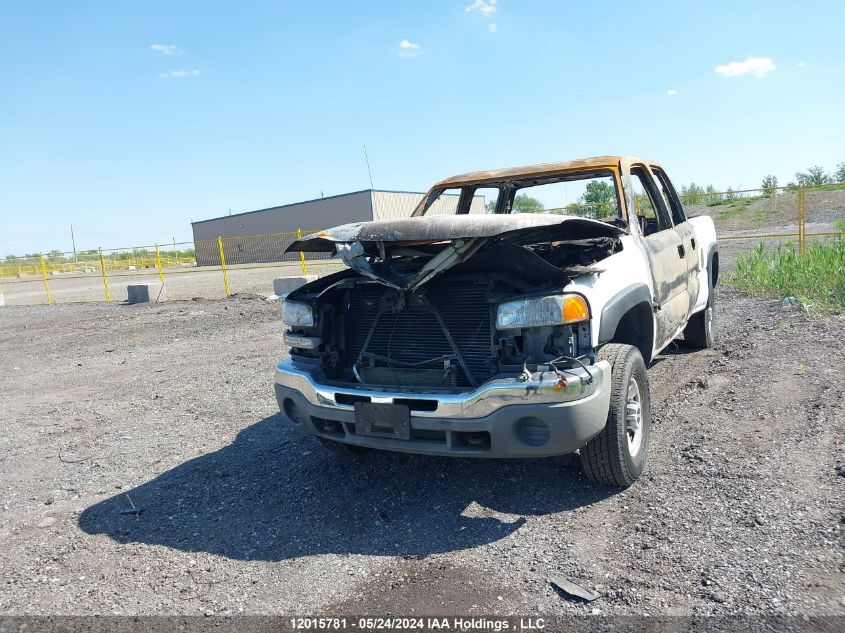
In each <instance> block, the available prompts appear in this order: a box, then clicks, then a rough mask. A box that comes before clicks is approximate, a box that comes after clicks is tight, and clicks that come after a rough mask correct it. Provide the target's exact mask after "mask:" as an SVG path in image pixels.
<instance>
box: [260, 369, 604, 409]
mask: <svg viewBox="0 0 845 633" xmlns="http://www.w3.org/2000/svg"><path fill="white" fill-rule="evenodd" d="M564 375H565V376H566V380H565V381H561V379H560V377H559V376H558V375H557V374H555V373H554V372H542V373H536V374H532V375H531V377H530V378H529V379H521V378H501V379H493V380H490V381H488V382H486V383H484V384H483V385H481V386H479V387H478V388H476V389H474V390H472V391H467V392H462V393H438V392H432V391H412V390H408V391H390V390H381V389H374V388H358V387H339V386H331V385H326V384H322V383H321V382H319V380H318V379H319V378H320V377H321V372H320V370H319V369H308V368H301V367H296V366H295V365H294V363H293V361H292V360H291V359H290V358H289V357H288V358H285V359H284V360H282V361H281V362H279V363H278V364H277V365H276V374H275V382H276V383H277V384H279V385H282V386H283V387H287V388H289V389H293V390H294V391H297V392H298V393H300V394H301V395H302V396H303V397H304V398H305V399H306V400H307V401H308V402H309V403H310V404H312V405H313V406H316V407H321V408H327V409H335V410H338V411H353V410H354V406H353V405H352V404H344V403H342V402H338V398H340V400H344V399H345V400H346V401H347V402H349V401H350V400H351V399H357V400H358V401H360V400H367V399H369V401H370V402H380V403H393V402H394V401H395V400H401V401H402V402H403V404H406V403H408V401H410V402H411V404H410V405H409V406H410V408H411V410H412V414H413V416H414V417H415V418H448V419H475V418H481V417H484V416H488V415H490V414H491V413H495V412H496V411H498V410H499V409H501V408H502V407H506V406H510V405H562V404H563V405H565V404H567V403H575V402H577V401H579V400H584V399H587V398H590V397H591V396H594V395H596V394H597V393H604V394H607V393H609V391H610V364H609V363H608V362H607V361H599V362H598V363H596V364H594V365H590V366H589V373H587V371H585V370H584V369H582V368H577V369H572V370H569V369H568V370H566V372H565V374H564ZM344 396H345V398H344ZM414 402H416V403H418V406H419V407H420V408H416V407H415V406H414V404H413V403H414ZM420 405H423V406H420ZM432 409H433V410H432Z"/></svg>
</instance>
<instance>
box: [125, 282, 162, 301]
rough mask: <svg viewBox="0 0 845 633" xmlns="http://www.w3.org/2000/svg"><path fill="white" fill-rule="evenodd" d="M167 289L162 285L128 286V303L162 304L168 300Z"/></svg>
mask: <svg viewBox="0 0 845 633" xmlns="http://www.w3.org/2000/svg"><path fill="white" fill-rule="evenodd" d="M166 294H167V292H166V288H165V287H164V285H162V284H133V285H131V286H126V295H127V297H126V300H127V302H128V303H160V302H162V301H164V300H165V298H166Z"/></svg>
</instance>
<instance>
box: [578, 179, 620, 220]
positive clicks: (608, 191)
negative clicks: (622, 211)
mask: <svg viewBox="0 0 845 633" xmlns="http://www.w3.org/2000/svg"><path fill="white" fill-rule="evenodd" d="M579 201H580V202H581V204H582V205H584V206H587V207H592V208H589V209H585V212H586V213H585V215H589V216H591V217H594V218H606V217H608V216H611V215H614V214H615V213H616V190H615V189H614V187H613V185H611V184H610V183H609V182H607V181H606V180H591V181H590V182H588V183H587V186H586V187H584V193H583V194H582V195H581V198H580V199H579Z"/></svg>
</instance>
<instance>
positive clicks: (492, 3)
mask: <svg viewBox="0 0 845 633" xmlns="http://www.w3.org/2000/svg"><path fill="white" fill-rule="evenodd" d="M465 9H466V10H467V11H478V12H479V13H480V14H481V15H483V16H484V17H485V18H489V17H492V15H493V14H494V13H496V0H475V2H473V3H472V4H468V5H467V6H466V7H465Z"/></svg>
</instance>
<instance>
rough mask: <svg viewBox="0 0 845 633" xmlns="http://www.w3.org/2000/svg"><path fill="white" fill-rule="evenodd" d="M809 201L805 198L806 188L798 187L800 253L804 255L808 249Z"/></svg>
mask: <svg viewBox="0 0 845 633" xmlns="http://www.w3.org/2000/svg"><path fill="white" fill-rule="evenodd" d="M806 220H807V201H806V198H805V197H804V186H803V185H801V186H800V187H798V252H799V253H803V252H804V248H805V247H806V241H807V237H806V232H807V227H806Z"/></svg>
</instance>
